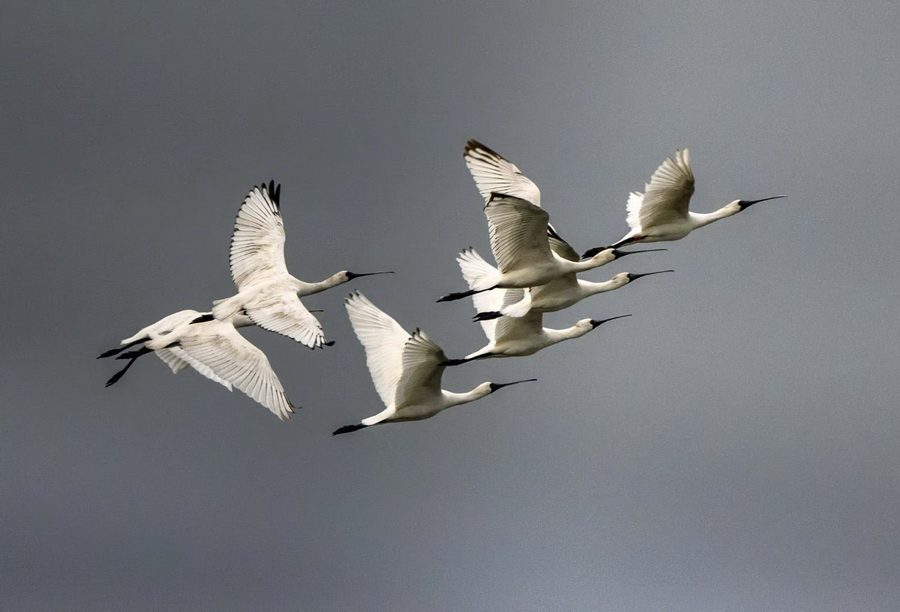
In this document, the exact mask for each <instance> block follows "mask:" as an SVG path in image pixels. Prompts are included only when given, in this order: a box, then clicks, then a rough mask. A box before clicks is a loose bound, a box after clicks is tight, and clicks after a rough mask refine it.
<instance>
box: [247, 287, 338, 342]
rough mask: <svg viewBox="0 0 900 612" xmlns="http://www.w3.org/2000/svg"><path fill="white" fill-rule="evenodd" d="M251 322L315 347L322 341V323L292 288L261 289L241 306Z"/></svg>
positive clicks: (323, 333) (323, 338)
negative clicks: (268, 290) (280, 289)
mask: <svg viewBox="0 0 900 612" xmlns="http://www.w3.org/2000/svg"><path fill="white" fill-rule="evenodd" d="M244 310H246V311H247V316H249V317H250V318H251V319H252V320H253V322H254V323H256V324H257V325H258V326H260V327H262V328H263V329H267V330H269V331H273V332H275V333H278V334H283V335H285V336H287V337H288V338H293V339H294V340H296V341H297V342H299V343H301V344H302V345H304V346H308V347H309V348H311V349H316V348H319V347H321V346H323V345H324V344H325V332H323V331H322V324H321V323H319V320H318V319H317V318H316V317H315V315H313V314H312V313H311V312H310V311H309V310H307V308H306V306H304V305H303V302H301V301H300V298H298V297H297V294H296V293H293V292H291V291H271V292H262V293H260V294H258V295H256V296H254V297H253V299H252V300H250V301H248V302H247V303H246V304H245V305H244Z"/></svg>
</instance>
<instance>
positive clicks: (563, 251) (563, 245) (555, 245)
mask: <svg viewBox="0 0 900 612" xmlns="http://www.w3.org/2000/svg"><path fill="white" fill-rule="evenodd" d="M547 240H548V241H549V242H550V250H551V251H553V252H554V253H556V254H557V255H559V256H560V257H562V258H563V259H568V260H569V261H581V256H580V255H579V254H578V251H576V250H575V249H573V248H572V245H571V244H569V243H568V242H566V241H565V240H563V237H562V236H560V235H559V234H558V233H557V232H556V228H554V227H553V225H551V224H550V223H548V224H547Z"/></svg>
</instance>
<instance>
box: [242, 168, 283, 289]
mask: <svg viewBox="0 0 900 612" xmlns="http://www.w3.org/2000/svg"><path fill="white" fill-rule="evenodd" d="M273 191H274V193H273ZM280 192H281V185H279V186H278V187H275V185H274V183H273V182H270V183H269V185H268V186H266V185H261V186H259V187H254V188H253V189H252V190H251V191H250V193H249V194H247V197H246V198H244V202H243V204H241V208H240V210H238V214H237V218H236V219H235V221H234V232H233V233H232V235H231V252H230V254H229V263H230V265H231V278H232V279H234V284H235V285H237V288H238V290H241V289H243V288H245V287H247V286H249V285H252V284H253V283H255V282H257V281H258V280H259V279H260V278H261V277H263V278H265V277H267V276H278V275H284V274H287V273H288V271H287V265H286V264H285V262H284V222H283V221H282V219H281V213H280V212H279V203H278V198H279V195H280Z"/></svg>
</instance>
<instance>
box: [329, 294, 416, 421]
mask: <svg viewBox="0 0 900 612" xmlns="http://www.w3.org/2000/svg"><path fill="white" fill-rule="evenodd" d="M344 303H345V305H346V306H347V315H348V316H349V317H350V324H351V325H352V326H353V331H354V332H355V333H356V337H357V338H359V341H360V343H361V344H362V345H363V349H365V352H366V365H367V366H368V367H369V373H370V374H371V376H372V382H373V383H374V385H375V390H376V391H377V392H378V395H379V397H381V401H382V402H384V405H385V406H387V407H388V408H393V406H394V396H395V394H396V391H397V383H398V382H399V380H400V374H401V373H402V371H403V347H404V345H405V344H406V341H407V340H409V337H410V335H409V334H408V333H407V332H406V330H404V329H403V328H402V327H400V325H399V324H398V323H397V321H395V320H394V319H393V318H391V317H390V316H388V315H387V314H385V313H384V312H383V311H382V310H381V309H379V308H378V307H377V306H375V305H374V304H373V303H372V302H370V301H369V299H368V298H367V297H366V296H364V295H363V294H362V293H359V292H358V291H356V292H354V293H351V294H350V297H348V298H347V299H346V300H344Z"/></svg>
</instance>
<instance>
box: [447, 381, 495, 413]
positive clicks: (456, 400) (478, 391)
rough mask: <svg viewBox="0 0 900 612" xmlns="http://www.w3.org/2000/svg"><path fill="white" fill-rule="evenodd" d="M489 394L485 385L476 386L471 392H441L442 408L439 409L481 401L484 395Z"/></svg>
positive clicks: (488, 388)
mask: <svg viewBox="0 0 900 612" xmlns="http://www.w3.org/2000/svg"><path fill="white" fill-rule="evenodd" d="M490 392H491V390H490V387H488V386H486V385H478V386H477V387H475V388H474V389H472V390H471V391H466V392H465V393H454V392H453V391H444V390H442V395H443V399H444V401H443V404H444V406H443V407H442V408H441V409H442V410H446V409H447V408H450V407H451V406H459V405H460V404H468V403H469V402H474V401H475V400H477V399H481V398H482V397H484V396H485V395H488V394H490Z"/></svg>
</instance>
